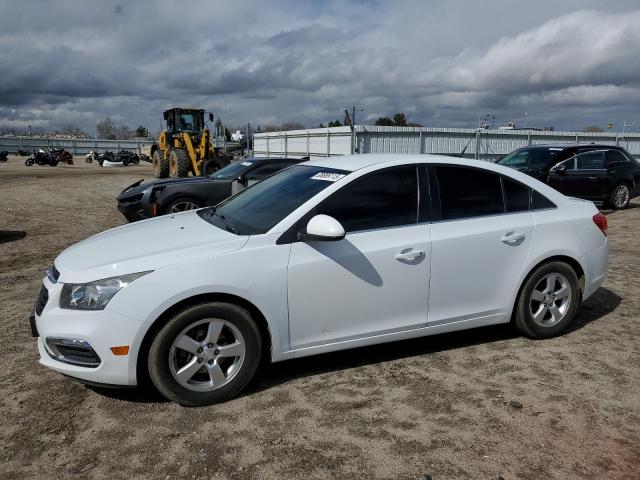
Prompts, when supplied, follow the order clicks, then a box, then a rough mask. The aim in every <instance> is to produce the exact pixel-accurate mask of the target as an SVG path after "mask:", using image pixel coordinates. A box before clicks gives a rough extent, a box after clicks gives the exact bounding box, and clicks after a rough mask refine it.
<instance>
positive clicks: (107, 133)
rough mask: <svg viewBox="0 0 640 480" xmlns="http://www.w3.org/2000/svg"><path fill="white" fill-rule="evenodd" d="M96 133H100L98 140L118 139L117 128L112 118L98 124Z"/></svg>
mask: <svg viewBox="0 0 640 480" xmlns="http://www.w3.org/2000/svg"><path fill="white" fill-rule="evenodd" d="M96 131H97V132H98V138H104V139H106V140H116V139H117V138H118V136H117V134H116V127H115V126H114V125H113V122H112V121H111V118H110V117H107V118H105V119H104V120H102V121H100V122H98V124H97V125H96Z"/></svg>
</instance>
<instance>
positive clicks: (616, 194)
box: [609, 183, 631, 210]
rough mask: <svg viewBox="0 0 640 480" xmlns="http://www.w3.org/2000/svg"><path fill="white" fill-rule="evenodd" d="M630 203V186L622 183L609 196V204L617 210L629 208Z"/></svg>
mask: <svg viewBox="0 0 640 480" xmlns="http://www.w3.org/2000/svg"><path fill="white" fill-rule="evenodd" d="M630 201H631V191H630V190H629V185H627V184H625V183H621V184H619V185H616V186H615V187H614V188H613V190H611V195H610V196H609V204H610V205H611V206H612V207H613V208H615V209H616V210H622V209H623V208H627V207H628V206H629V202H630Z"/></svg>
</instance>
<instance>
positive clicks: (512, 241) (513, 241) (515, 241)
mask: <svg viewBox="0 0 640 480" xmlns="http://www.w3.org/2000/svg"><path fill="white" fill-rule="evenodd" d="M523 240H524V233H517V232H509V233H507V234H506V235H505V236H504V237H502V238H501V239H500V241H501V242H502V243H506V244H507V245H519V244H520V243H522V241H523Z"/></svg>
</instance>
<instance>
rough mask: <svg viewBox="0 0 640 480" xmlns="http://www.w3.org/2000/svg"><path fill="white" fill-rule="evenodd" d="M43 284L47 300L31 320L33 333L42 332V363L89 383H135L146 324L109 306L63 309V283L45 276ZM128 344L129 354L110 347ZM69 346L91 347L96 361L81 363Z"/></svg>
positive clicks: (85, 349) (40, 344) (85, 351)
mask: <svg viewBox="0 0 640 480" xmlns="http://www.w3.org/2000/svg"><path fill="white" fill-rule="evenodd" d="M44 288H46V289H47V291H48V297H49V298H48V301H47V302H46V305H45V306H44V308H43V309H42V311H41V314H40V315H38V314H37V313H36V312H35V311H34V313H33V314H32V315H33V317H32V318H33V320H32V322H31V325H32V331H34V332H33V333H35V334H37V335H39V337H38V351H39V353H40V363H41V364H42V365H44V366H45V367H47V368H50V369H52V370H55V371H56V372H59V373H62V374H64V375H68V376H70V377H74V378H76V379H79V380H82V381H86V382H90V383H101V384H110V385H120V386H134V385H136V360H137V354H138V350H139V344H140V343H141V338H142V335H143V324H142V323H141V322H139V321H138V320H135V319H132V318H129V317H125V316H123V315H120V314H117V313H115V312H112V311H109V310H108V309H105V310H100V311H80V310H67V309H62V308H60V307H59V306H58V302H59V298H60V292H61V290H62V284H53V283H51V282H50V281H49V280H47V279H46V278H45V280H44ZM61 340H69V342H67V341H61ZM74 344H75V345H74ZM125 345H126V346H129V353H128V354H127V355H115V354H114V353H113V352H112V350H111V347H117V346H125ZM69 348H76V353H77V352H78V351H80V350H81V352H80V353H81V354H82V355H85V356H86V355H87V354H88V353H87V352H88V351H89V349H90V350H92V351H93V352H94V353H95V358H97V361H95V360H93V361H92V362H91V365H89V364H88V363H87V365H86V366H84V365H80V364H78V363H79V362H78V361H77V360H78V358H79V357H77V356H73V355H72V353H74V352H70V351H69ZM65 349H66V350H65ZM69 360H71V361H69ZM80 363H82V358H80Z"/></svg>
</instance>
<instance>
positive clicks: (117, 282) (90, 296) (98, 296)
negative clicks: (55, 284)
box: [60, 271, 151, 310]
mask: <svg viewBox="0 0 640 480" xmlns="http://www.w3.org/2000/svg"><path fill="white" fill-rule="evenodd" d="M147 273H151V271H148V272H138V273H130V274H129V275H122V276H121V277H111V278H104V279H102V280H96V281H95V282H90V283H81V284H73V283H65V284H64V285H63V287H62V293H61V294H60V308H68V309H71V310H104V307H106V306H107V303H109V300H111V299H112V298H113V296H114V295H115V294H116V293H118V291H119V290H120V289H122V288H124V287H126V286H127V285H129V284H130V283H131V282H133V281H134V280H135V279H137V278H140V277H142V276H143V275H146V274H147Z"/></svg>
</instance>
